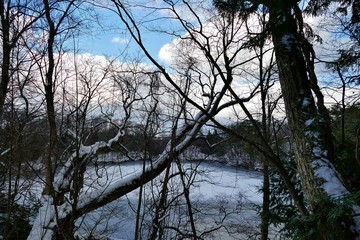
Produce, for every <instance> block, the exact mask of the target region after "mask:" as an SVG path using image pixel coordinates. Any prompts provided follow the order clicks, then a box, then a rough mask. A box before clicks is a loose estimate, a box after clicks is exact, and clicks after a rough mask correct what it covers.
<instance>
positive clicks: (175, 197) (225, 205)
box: [77, 162, 262, 240]
mask: <svg viewBox="0 0 360 240" xmlns="http://www.w3.org/2000/svg"><path fill="white" fill-rule="evenodd" d="M141 168H142V164H141V163H130V162H127V163H122V164H117V165H110V164H108V165H104V166H103V167H101V168H97V169H95V168H92V169H88V171H87V173H86V180H85V184H86V185H87V186H88V187H87V188H86V191H91V190H93V189H97V188H106V186H107V185H108V184H109V183H110V182H113V181H116V180H118V179H119V178H122V177H125V176H127V175H129V174H132V173H134V172H137V171H139V170H141ZM182 169H183V171H184V172H185V180H186V182H187V184H190V183H191V185H190V201H191V206H192V209H193V211H194V213H193V215H194V221H195V227H196V232H197V234H198V235H201V236H202V237H203V239H248V238H253V239H254V238H255V237H256V236H257V235H258V233H259V223H260V222H259V217H258V216H257V215H256V211H255V205H259V204H261V193H259V189H260V187H261V183H262V180H261V174H260V173H258V172H253V171H247V170H245V169H239V168H235V167H230V166H224V165H221V164H219V163H210V162H203V163H201V164H200V163H199V162H195V163H185V164H183V166H182ZM171 172H172V173H173V174H174V173H176V172H178V166H177V165H176V164H173V165H172V171H171ZM162 180H163V175H162V177H159V178H157V179H156V180H154V181H153V182H151V183H148V184H147V185H146V186H145V187H144V189H143V196H144V197H143V199H142V207H141V213H142V214H141V218H140V223H141V224H140V225H141V233H142V237H143V239H147V238H148V235H147V234H148V233H149V229H150V227H151V219H152V214H153V212H154V209H155V205H154V199H157V198H158V196H159V192H160V191H161V186H162V185H161V184H160V182H161V181H162ZM168 186H169V190H168V191H169V193H168V203H169V204H168V205H169V208H168V209H167V210H166V214H165V216H164V218H166V226H167V231H165V232H166V234H167V235H165V236H166V239H178V235H176V231H174V230H170V229H175V228H177V229H179V230H181V231H182V232H188V233H190V230H191V229H190V223H189V222H188V208H187V205H186V204H185V197H184V195H183V194H181V193H182V192H183V187H182V184H181V182H180V178H179V176H178V175H177V176H175V177H173V178H171V179H170V181H169V184H168ZM138 201H139V190H136V191H134V192H131V193H130V194H128V195H127V196H126V197H123V198H121V199H119V200H117V201H115V202H113V203H111V204H108V205H107V206H105V207H103V208H101V209H98V210H96V211H94V212H92V213H90V214H87V215H86V216H84V217H83V218H81V219H79V220H78V221H77V225H78V227H79V229H78V232H77V233H78V235H79V236H85V235H89V234H92V235H93V236H108V237H110V239H122V240H127V239H134V232H135V221H136V209H137V206H138ZM104 239H105V238H104Z"/></svg>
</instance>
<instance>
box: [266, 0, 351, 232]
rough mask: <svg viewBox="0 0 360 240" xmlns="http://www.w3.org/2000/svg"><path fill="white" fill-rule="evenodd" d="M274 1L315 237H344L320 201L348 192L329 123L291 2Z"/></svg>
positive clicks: (275, 34)
mask: <svg viewBox="0 0 360 240" xmlns="http://www.w3.org/2000/svg"><path fill="white" fill-rule="evenodd" d="M271 2H272V5H271V6H269V9H270V19H269V21H270V24H271V28H270V29H271V35H272V40H273V43H274V49H275V54H276V62H277V65H278V69H279V78H280V84H281V89H282V94H283V99H284V103H285V108H286V115H287V119H288V124H289V127H290V130H291V135H292V136H291V137H292V140H293V142H294V146H295V160H296V163H297V168H298V171H299V175H300V179H301V182H302V186H303V191H304V193H305V196H306V197H307V199H308V201H309V203H310V205H311V207H312V210H313V214H314V216H317V217H318V220H319V221H318V229H317V230H318V232H319V233H318V235H317V236H316V238H317V239H343V237H344V232H342V230H341V226H340V224H341V223H340V222H338V223H337V224H334V223H332V224H330V223H328V222H327V218H326V214H327V213H328V210H330V209H329V207H324V206H322V203H321V202H319V201H320V200H324V199H328V197H332V196H340V195H342V194H344V193H345V192H346V189H345V188H344V185H343V184H342V183H341V181H340V180H339V178H338V177H337V174H336V171H335V170H334V169H333V167H332V165H331V162H332V161H333V159H331V157H333V156H332V155H331V154H328V153H330V152H332V150H333V149H328V148H329V144H327V141H328V139H325V136H328V133H327V132H325V131H327V130H328V129H330V127H329V126H328V124H329V123H328V121H326V119H325V116H323V115H322V114H321V111H318V109H317V107H316V104H315V100H314V98H313V95H312V92H311V86H310V81H309V79H308V75H307V68H306V62H305V59H304V56H303V49H302V45H301V42H300V39H299V34H298V29H297V25H296V20H295V19H294V17H293V16H292V12H291V11H292V10H291V4H292V3H285V2H281V3H279V2H275V1H271ZM333 186H335V188H334V187H333ZM347 227H349V226H347ZM339 237H340V238H339Z"/></svg>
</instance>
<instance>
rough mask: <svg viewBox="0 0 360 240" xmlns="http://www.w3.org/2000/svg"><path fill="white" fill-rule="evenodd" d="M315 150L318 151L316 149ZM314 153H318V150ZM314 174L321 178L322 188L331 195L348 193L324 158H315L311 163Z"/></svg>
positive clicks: (336, 195)
mask: <svg viewBox="0 0 360 240" xmlns="http://www.w3.org/2000/svg"><path fill="white" fill-rule="evenodd" d="M315 151H318V149H316V150H315ZM316 154H319V153H318V152H317V153H316ZM311 167H312V168H313V169H314V173H315V176H316V177H317V178H319V179H321V180H323V183H322V188H323V189H324V191H325V192H326V193H327V194H328V195H329V196H331V197H334V198H336V197H341V196H343V195H344V194H346V193H348V191H347V190H346V188H345V187H344V184H343V183H342V182H341V181H340V179H339V176H338V175H337V174H336V171H335V170H334V168H333V166H332V165H331V163H330V162H329V161H328V160H327V159H325V158H321V159H317V160H314V161H313V162H312V163H311Z"/></svg>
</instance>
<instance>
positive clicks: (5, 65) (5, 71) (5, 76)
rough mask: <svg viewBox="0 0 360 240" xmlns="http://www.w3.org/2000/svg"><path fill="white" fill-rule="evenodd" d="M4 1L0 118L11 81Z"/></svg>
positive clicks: (0, 5) (0, 6)
mask: <svg viewBox="0 0 360 240" xmlns="http://www.w3.org/2000/svg"><path fill="white" fill-rule="evenodd" d="M4 4H5V3H4V1H0V14H1V34H2V39H1V40H2V62H1V80H0V81H1V82H0V119H1V118H2V115H3V112H4V104H5V99H6V94H7V87H8V84H9V82H10V72H9V71H10V57H11V43H10V23H9V15H8V10H7V9H6V8H5V6H4Z"/></svg>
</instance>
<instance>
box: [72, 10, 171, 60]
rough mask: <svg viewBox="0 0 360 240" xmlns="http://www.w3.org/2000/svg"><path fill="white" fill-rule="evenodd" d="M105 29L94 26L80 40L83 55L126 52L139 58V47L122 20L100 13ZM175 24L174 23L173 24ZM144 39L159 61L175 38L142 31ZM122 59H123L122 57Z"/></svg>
mask: <svg viewBox="0 0 360 240" xmlns="http://www.w3.org/2000/svg"><path fill="white" fill-rule="evenodd" d="M100 13H101V14H102V16H101V20H102V24H103V29H101V28H100V27H99V26H94V28H93V29H91V33H90V34H84V35H83V36H82V37H81V38H80V40H79V43H78V45H79V48H80V51H81V52H83V53H85V52H86V53H91V54H94V55H105V56H119V55H120V54H121V53H122V52H124V50H125V49H126V50H125V51H126V53H127V54H128V55H129V56H128V57H129V58H132V57H134V56H138V55H139V53H140V51H139V47H138V46H137V44H136V43H135V41H134V40H133V39H131V36H130V34H129V33H128V31H127V30H126V29H125V27H124V25H123V24H122V23H121V20H120V18H119V17H118V16H116V15H115V14H114V13H111V12H110V11H107V10H102V11H100ZM172 23H173V22H172ZM172 23H171V22H170V21H162V22H161V27H165V28H166V27H167V26H169V25H171V24H172ZM142 32H143V35H142V38H143V40H144V42H145V45H146V47H147V49H148V51H149V52H150V53H151V54H152V56H154V57H155V58H156V59H158V53H159V51H160V49H161V47H163V46H164V45H165V44H167V43H170V42H171V41H172V40H173V39H174V36H170V35H167V34H161V33H159V32H154V31H149V30H145V31H142ZM120 58H121V57H120Z"/></svg>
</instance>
